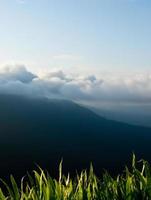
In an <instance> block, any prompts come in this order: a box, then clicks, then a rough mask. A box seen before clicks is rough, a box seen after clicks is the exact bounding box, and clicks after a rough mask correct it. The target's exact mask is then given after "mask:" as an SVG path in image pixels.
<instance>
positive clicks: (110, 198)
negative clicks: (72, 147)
mask: <svg viewBox="0 0 151 200" xmlns="http://www.w3.org/2000/svg"><path fill="white" fill-rule="evenodd" d="M139 162H141V169H140V168H139V169H138V168H137V161H136V158H135V155H134V154H133V158H132V167H131V170H130V169H128V168H127V167H125V171H124V172H123V173H122V174H120V175H118V176H117V177H114V178H113V177H112V176H111V175H110V174H109V173H108V172H105V173H104V174H103V176H102V178H98V177H97V176H96V175H95V172H94V170H93V166H92V164H91V165H90V169H89V171H87V170H83V171H82V172H81V173H80V174H77V176H76V177H75V179H72V178H70V175H69V174H68V175H67V176H64V175H63V173H62V161H61V163H60V165H59V179H58V180H56V179H53V178H52V177H51V176H50V175H49V174H48V172H44V171H43V170H42V169H41V168H38V170H35V171H34V174H33V176H31V175H30V174H28V175H27V176H28V181H25V180H24V178H22V180H21V183H20V185H17V183H16V181H15V179H14V177H13V176H12V175H11V176H10V185H8V184H7V183H6V182H4V181H3V180H1V182H2V184H3V185H4V186H5V187H6V191H7V192H4V191H2V189H1V188H0V200H135V199H136V200H150V199H151V166H150V165H149V163H148V162H147V161H144V160H141V161H139ZM139 165H140V163H139Z"/></svg>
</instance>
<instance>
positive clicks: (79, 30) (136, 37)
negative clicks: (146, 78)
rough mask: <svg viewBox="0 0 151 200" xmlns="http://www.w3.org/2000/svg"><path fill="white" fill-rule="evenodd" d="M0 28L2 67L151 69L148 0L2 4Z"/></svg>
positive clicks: (150, 7)
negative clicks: (8, 65)
mask: <svg viewBox="0 0 151 200" xmlns="http://www.w3.org/2000/svg"><path fill="white" fill-rule="evenodd" d="M0 26H1V30H0V65H3V64H5V63H21V64H24V65H27V66H28V68H35V69H38V68H43V69H51V68H54V67H55V68H60V67H61V68H63V69H67V70H69V71H72V70H75V69H77V71H78V70H79V71H80V70H81V69H83V70H85V71H89V70H91V71H93V70H94V71H95V70H100V71H120V70H126V71H132V70H134V71H135V70H136V71H137V70H149V69H150V67H151V1H150V0H24V1H23V0H22V1H21V0H1V3H0Z"/></svg>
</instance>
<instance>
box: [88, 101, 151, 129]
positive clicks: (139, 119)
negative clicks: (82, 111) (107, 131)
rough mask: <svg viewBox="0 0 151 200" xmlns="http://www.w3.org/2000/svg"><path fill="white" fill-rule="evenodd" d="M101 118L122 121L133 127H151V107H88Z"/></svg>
mask: <svg viewBox="0 0 151 200" xmlns="http://www.w3.org/2000/svg"><path fill="white" fill-rule="evenodd" d="M86 107H87V108H88V109H90V110H92V111H93V112H95V113H96V114H98V115H99V116H101V117H104V118H107V119H111V120H114V121H120V122H124V123H128V124H132V125H139V126H145V127H151V106H150V104H149V105H135V106H133V105H127V106H122V105H120V106H110V107H108V108H107V107H105V108H103V107H102V106H101V107H99V108H95V107H92V106H86Z"/></svg>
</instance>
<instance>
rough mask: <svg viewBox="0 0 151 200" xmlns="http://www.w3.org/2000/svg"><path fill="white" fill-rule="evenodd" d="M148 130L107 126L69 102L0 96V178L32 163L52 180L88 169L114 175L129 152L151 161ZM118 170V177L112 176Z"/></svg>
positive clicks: (108, 122) (21, 171)
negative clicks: (59, 174)
mask: <svg viewBox="0 0 151 200" xmlns="http://www.w3.org/2000/svg"><path fill="white" fill-rule="evenodd" d="M150 144H151V129H150V128H143V127H139V126H131V125H128V124H124V123H120V122H115V121H112V120H107V119H105V118H102V117H100V116H98V115H97V114H95V113H93V112H92V111H90V110H89V109H86V108H84V107H81V106H79V105H77V104H75V103H73V102H70V101H64V100H48V99H40V98H39V99H38V98H35V99H34V98H27V97H21V96H14V95H0V162H1V163H0V176H2V177H3V176H5V175H8V174H10V173H12V174H15V175H16V176H22V175H24V174H25V173H26V171H27V170H31V169H33V168H35V163H37V164H38V165H40V166H41V167H43V168H47V169H48V170H49V169H50V173H51V174H54V175H56V172H57V171H58V164H59V161H60V160H61V158H63V160H64V170H65V172H67V171H71V172H74V171H75V170H76V169H77V170H78V169H79V170H80V169H82V168H86V167H88V166H89V163H90V162H91V161H92V162H93V164H94V167H95V169H96V171H97V172H100V170H101V169H102V168H106V169H109V170H110V171H111V172H113V173H116V172H117V171H118V170H120V169H121V168H122V167H123V165H124V164H125V163H127V162H128V160H129V159H130V156H131V154H132V152H135V153H136V155H138V156H139V158H141V157H143V158H144V159H147V160H150V161H151V154H150V151H151V148H150ZM116 170H117V171H116Z"/></svg>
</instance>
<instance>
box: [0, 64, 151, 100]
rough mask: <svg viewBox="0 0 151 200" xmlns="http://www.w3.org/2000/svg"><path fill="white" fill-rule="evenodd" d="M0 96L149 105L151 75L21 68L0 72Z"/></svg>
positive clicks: (5, 68) (10, 68)
mask: <svg viewBox="0 0 151 200" xmlns="http://www.w3.org/2000/svg"><path fill="white" fill-rule="evenodd" d="M0 93H1V94H18V95H27V96H34V97H48V98H61V99H68V100H73V101H85V102H123V103H124V102H132V103H151V74H147V75H146V74H145V73H144V74H136V75H131V76H124V75H123V76H122V77H121V75H117V76H116V77H115V76H113V75H110V76H103V75H102V76H101V75H100V77H99V76H98V74H97V76H95V75H93V74H92V75H90V76H80V75H69V74H66V73H64V72H63V71H55V72H48V73H46V74H45V75H43V76H41V75H37V74H33V73H31V72H30V71H28V70H27V68H26V67H25V66H15V67H14V66H7V67H4V68H3V69H1V70H0Z"/></svg>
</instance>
